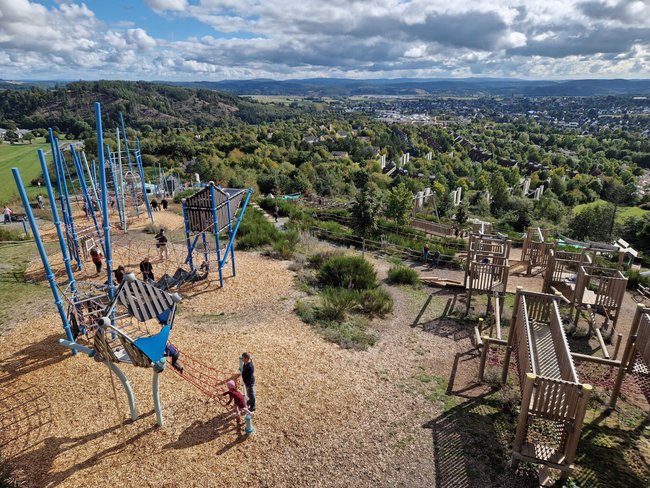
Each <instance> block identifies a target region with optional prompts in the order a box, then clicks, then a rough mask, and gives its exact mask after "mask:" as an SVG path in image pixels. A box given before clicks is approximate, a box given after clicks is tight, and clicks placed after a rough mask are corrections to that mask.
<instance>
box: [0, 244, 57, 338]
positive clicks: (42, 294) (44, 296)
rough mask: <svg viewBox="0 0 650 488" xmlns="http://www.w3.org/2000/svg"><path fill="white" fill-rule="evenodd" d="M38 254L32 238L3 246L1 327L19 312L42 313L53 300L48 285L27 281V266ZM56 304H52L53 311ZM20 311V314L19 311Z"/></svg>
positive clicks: (0, 263) (0, 250)
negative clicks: (22, 242)
mask: <svg viewBox="0 0 650 488" xmlns="http://www.w3.org/2000/svg"><path fill="white" fill-rule="evenodd" d="M35 255H37V251H36V245H35V244H34V242H33V241H30V242H25V243H24V244H3V245H0V297H2V300H0V328H2V327H4V326H5V325H6V324H7V323H8V322H10V321H11V320H12V318H16V315H19V316H20V317H21V318H24V317H25V316H26V315H29V314H30V313H39V310H42V309H43V308H45V307H47V305H46V304H47V303H48V302H47V300H49V301H50V302H52V301H53V299H52V292H51V291H50V289H49V287H48V286H46V285H42V284H38V285H36V284H31V283H26V282H25V275H24V273H25V268H26V267H27V264H28V263H29V261H30V260H31V259H32V258H33V257H34V256H35ZM53 309H54V307H53V306H52V308H51V310H53ZM18 310H20V311H21V312H20V313H19V314H17V313H16V312H17V311H18Z"/></svg>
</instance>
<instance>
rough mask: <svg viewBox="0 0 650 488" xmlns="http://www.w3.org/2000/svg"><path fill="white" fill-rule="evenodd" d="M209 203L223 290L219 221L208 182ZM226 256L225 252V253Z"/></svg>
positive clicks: (212, 184)
mask: <svg viewBox="0 0 650 488" xmlns="http://www.w3.org/2000/svg"><path fill="white" fill-rule="evenodd" d="M210 202H211V205H212V227H213V229H212V230H213V231H214V241H215V244H216V247H217V263H218V267H219V286H221V288H223V269H222V267H223V265H222V263H221V244H220V243H219V221H218V219H217V197H216V195H215V190H214V182H213V181H211V182H210ZM226 255H228V254H227V252H226Z"/></svg>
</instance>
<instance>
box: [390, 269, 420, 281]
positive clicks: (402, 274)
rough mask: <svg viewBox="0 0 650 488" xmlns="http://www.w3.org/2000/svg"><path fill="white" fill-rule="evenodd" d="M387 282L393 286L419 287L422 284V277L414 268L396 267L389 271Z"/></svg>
mask: <svg viewBox="0 0 650 488" xmlns="http://www.w3.org/2000/svg"><path fill="white" fill-rule="evenodd" d="M387 281H388V283H390V284H393V285H417V284H418V283H419V282H420V275H419V274H418V272H417V271H415V270H414V269H413V268H407V267H406V266H402V265H396V266H391V267H390V269H389V270H388V280H387Z"/></svg>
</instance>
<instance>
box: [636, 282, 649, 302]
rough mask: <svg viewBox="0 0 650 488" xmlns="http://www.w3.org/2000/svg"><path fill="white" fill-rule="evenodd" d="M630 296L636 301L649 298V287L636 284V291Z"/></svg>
mask: <svg viewBox="0 0 650 488" xmlns="http://www.w3.org/2000/svg"><path fill="white" fill-rule="evenodd" d="M632 298H633V299H634V301H636V302H643V301H645V300H650V287H648V286H644V285H641V284H638V285H637V286H636V291H635V292H634V293H633V294H632Z"/></svg>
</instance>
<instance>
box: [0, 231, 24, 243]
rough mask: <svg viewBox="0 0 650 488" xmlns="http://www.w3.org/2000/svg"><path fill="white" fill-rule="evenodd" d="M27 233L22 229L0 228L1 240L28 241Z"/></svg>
mask: <svg viewBox="0 0 650 488" xmlns="http://www.w3.org/2000/svg"><path fill="white" fill-rule="evenodd" d="M26 240H27V235H26V234H25V233H24V232H23V231H22V230H9V229H0V242H2V241H26Z"/></svg>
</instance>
